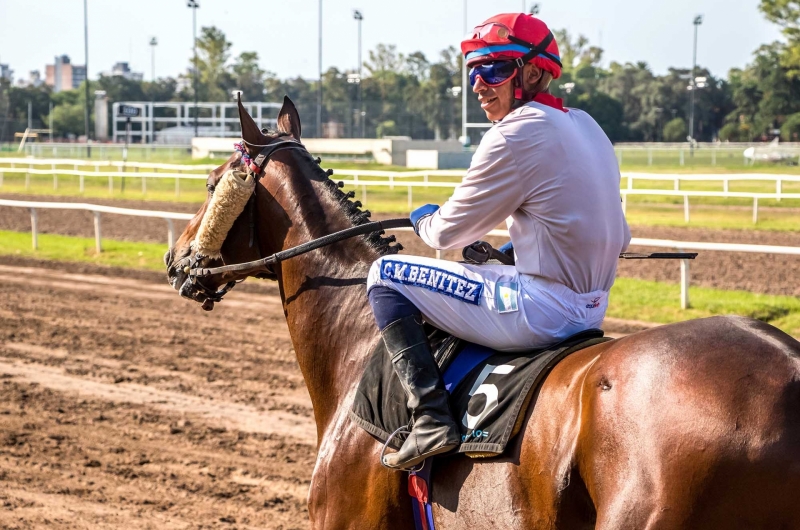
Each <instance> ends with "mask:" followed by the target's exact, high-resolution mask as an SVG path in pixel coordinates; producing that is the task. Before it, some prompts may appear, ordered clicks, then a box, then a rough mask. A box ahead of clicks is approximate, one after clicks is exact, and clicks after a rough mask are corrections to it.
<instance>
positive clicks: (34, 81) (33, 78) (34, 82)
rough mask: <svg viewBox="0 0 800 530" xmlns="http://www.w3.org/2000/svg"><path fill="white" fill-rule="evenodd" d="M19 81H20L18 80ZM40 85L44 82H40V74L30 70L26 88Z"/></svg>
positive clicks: (37, 71)
mask: <svg viewBox="0 0 800 530" xmlns="http://www.w3.org/2000/svg"><path fill="white" fill-rule="evenodd" d="M84 71H85V69H84ZM20 81H22V80H21V79H20ZM42 83H44V81H42V74H40V73H39V70H31V71H30V72H28V82H27V85H28V86H33V87H39V86H42Z"/></svg>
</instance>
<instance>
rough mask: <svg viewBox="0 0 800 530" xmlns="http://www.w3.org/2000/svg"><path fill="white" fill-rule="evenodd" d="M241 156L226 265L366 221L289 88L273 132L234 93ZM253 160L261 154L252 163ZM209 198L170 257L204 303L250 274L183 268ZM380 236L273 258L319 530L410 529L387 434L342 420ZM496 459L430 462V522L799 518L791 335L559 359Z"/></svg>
mask: <svg viewBox="0 0 800 530" xmlns="http://www.w3.org/2000/svg"><path fill="white" fill-rule="evenodd" d="M239 117H240V121H241V127H242V139H243V145H244V146H245V147H246V149H245V153H244V154H243V153H242V152H235V153H234V154H233V155H232V156H231V157H230V158H229V159H228V160H227V161H226V162H225V163H224V164H223V165H222V166H220V167H219V168H217V169H216V170H214V171H213V172H211V174H210V175H209V178H208V187H209V190H210V191H211V192H213V189H214V186H215V185H216V184H217V183H218V182H219V180H220V178H221V177H222V176H223V174H225V172H226V171H228V170H230V169H236V168H238V169H241V170H242V171H244V169H245V166H244V162H243V156H244V155H248V156H249V157H252V158H256V157H257V155H258V154H259V152H261V149H262V147H264V146H269V145H271V144H276V143H278V142H284V143H286V142H295V144H296V148H292V149H276V150H275V151H274V152H272V154H271V156H270V157H269V159H268V160H267V161H266V164H265V167H264V171H263V176H262V177H261V178H260V180H258V182H257V185H256V186H255V191H254V192H253V193H254V196H253V198H252V199H250V202H249V203H248V205H247V207H246V208H245V209H244V211H243V212H242V213H241V215H239V216H238V218H236V220H235V222H234V223H233V226H232V227H231V228H230V230H229V232H228V233H227V235H226V237H225V239H224V243H222V247H221V251H220V254H221V257H220V258H215V259H211V258H202V256H201V259H203V260H204V262H203V266H214V265H220V264H222V263H226V264H235V263H242V262H248V261H253V260H258V259H260V258H263V257H264V256H267V255H269V254H272V253H275V252H279V251H281V250H284V249H288V248H290V247H294V246H297V245H299V244H302V243H305V242H308V241H311V240H313V239H316V238H319V237H322V236H325V235H327V234H331V233H333V232H336V231H339V230H342V229H346V228H349V227H352V226H354V225H358V224H361V223H364V222H366V221H367V218H368V217H369V213H368V212H362V211H361V209H360V208H359V206H360V204H359V203H358V202H357V201H356V202H354V201H352V200H350V198H351V197H352V195H353V193H352V192H351V193H349V194H344V193H343V192H342V191H340V190H339V186H337V185H336V183H334V182H333V181H332V180H331V179H330V172H326V171H324V170H323V169H321V168H320V166H319V160H315V159H313V158H312V157H311V155H309V154H308V152H307V151H306V150H305V149H304V148H303V147H302V144H300V143H299V141H300V138H301V137H300V131H301V125H300V119H299V116H298V113H297V111H296V109H295V107H294V105H293V104H292V102H291V101H290V100H289V99H288V98H286V99H285V100H284V104H283V108H282V109H281V111H280V113H279V116H278V130H277V131H271V130H263V131H261V130H259V128H258V126H257V125H256V124H255V122H254V121H253V119H252V118H251V117H250V116H249V114H248V113H247V111H246V110H245V109H244V107H243V106H242V105H241V102H240V103H239ZM262 162H263V161H262ZM211 192H210V193H209V199H207V200H206V203H205V204H204V205H203V207H202V208H201V209H200V211H199V212H198V213H197V215H196V216H195V218H194V219H193V220H192V221H190V222H189V224H188V226H187V227H186V230H185V231H184V232H183V234H182V235H181V237H180V238H179V239H178V241H177V242H176V244H175V246H174V247H173V248H172V249H170V250H169V251H168V252H167V255H166V256H165V262H166V265H167V270H168V279H169V282H170V283H171V284H172V285H173V286H174V287H175V289H177V290H180V292H181V294H182V295H183V296H185V297H188V298H191V299H193V300H195V301H197V302H202V303H203V304H204V305H203V307H204V309H207V310H210V309H212V308H213V305H214V301H215V300H214V297H213V295H211V294H210V293H213V292H214V291H215V290H217V289H218V288H221V287H222V286H224V285H226V284H227V285H231V284H230V283H229V282H232V281H236V280H241V279H243V278H244V277H246V276H251V275H255V274H256V273H255V272H253V271H245V272H222V273H219V274H213V275H210V276H207V277H203V278H198V279H197V280H196V281H195V282H192V280H191V279H189V276H188V274H187V272H188V270H189V268H188V267H184V266H183V265H184V264H185V263H186V262H187V261H186V260H187V259H190V258H191V255H192V252H193V246H192V242H193V240H194V239H195V235H196V233H197V231H198V227H199V226H200V224H201V221H202V219H203V217H204V215H205V213H206V210H207V208H208V205H209V201H210V199H211V197H212V195H211ZM396 251H397V246H396V245H393V244H392V243H391V239H390V238H385V237H382V236H381V235H380V234H371V235H368V236H363V237H357V238H353V239H349V240H346V241H342V242H339V243H336V244H334V245H331V246H327V247H324V248H320V249H318V250H314V251H313V252H309V253H306V254H303V255H300V256H297V257H294V258H292V259H288V260H286V261H282V262H280V263H278V264H276V265H275V266H274V267H273V268H272V269H271V270H262V271H261V272H260V273H259V275H260V276H262V277H269V278H272V279H274V280H277V282H278V285H279V288H280V296H281V299H282V302H283V309H284V313H285V316H286V322H287V324H288V328H289V332H290V334H291V339H292V342H293V345H294V350H295V352H296V355H297V361H298V364H299V366H300V369H301V371H302V374H303V377H304V378H305V382H306V385H307V387H308V392H309V394H310V397H311V401H312V404H313V408H314V419H315V421H316V426H317V440H318V455H317V460H316V465H315V466H314V471H313V476H312V480H311V486H310V491H309V497H308V510H309V516H310V520H311V526H312V527H313V528H326V529H340V528H370V529H371V528H391V529H404V528H409V529H410V528H414V522H413V519H412V510H411V499H410V497H409V494H408V486H407V480H408V475H407V474H406V473H404V472H398V471H392V470H388V469H385V468H384V467H382V466H381V464H380V462H379V454H380V451H381V449H382V445H381V444H380V443H378V442H377V441H376V440H375V439H373V438H372V437H371V436H370V435H369V434H367V433H366V432H365V431H363V430H362V429H361V428H359V427H358V426H356V425H355V424H354V423H353V422H352V421H351V420H350V419H349V417H348V410H349V409H350V408H351V406H352V402H353V398H354V394H355V391H356V387H357V385H358V383H359V379H360V378H361V376H362V372H363V370H364V367H365V364H366V362H367V360H368V358H369V356H370V353H371V352H372V351H373V349H374V348H375V346H376V344H377V342H378V340H380V335H379V333H378V328H377V327H376V325H375V321H374V319H373V317H372V315H371V312H370V308H369V305H368V303H367V293H366V289H365V283H366V277H367V272H368V270H369V267H370V264H371V263H372V262H373V261H374V260H375V259H376V258H377V257H378V256H379V255H381V254H384V253H389V252H396ZM524 422H525V423H524V426H523V428H522V430H521V431H520V434H519V435H517V437H516V438H515V439H514V440H513V441H512V443H510V444H509V449H510V450H509V451H507V454H505V455H504V456H502V457H499V458H492V459H471V458H468V457H466V456H453V457H445V458H442V459H439V460H437V463H436V467H435V473H434V475H433V482H432V490H431V496H432V499H433V505H434V515H435V520H436V525H437V527H438V528H439V529H454V528H457V529H465V528H469V529H470V530H478V529H497V528H502V529H522V528H526V529H527V528H531V529H555V528H558V529H583V528H597V529H604V530H610V529H645V528H646V529H654V528H665V529H679V528H680V529H683V528H687V529H688V528H693V529H695V528H699V529H717V528H720V529H722V528H724V529H732V528H742V529H745V528H746V529H760V528H761V529H767V528H768V529H789V528H798V529H800V509H799V508H798V506H799V505H798V501H799V500H800V343H798V342H797V341H796V340H795V339H793V338H791V337H790V336H788V335H786V334H785V333H783V332H781V331H780V330H778V329H776V328H774V327H772V326H769V325H768V324H765V323H763V322H760V321H757V320H752V319H749V318H741V317H736V316H724V317H713V318H706V319H699V320H692V321H687V322H682V323H677V324H671V325H666V326H660V327H656V328H653V329H649V330H647V331H641V332H639V333H635V334H633V335H629V336H627V337H624V338H620V339H616V340H613V341H609V342H605V343H602V344H598V345H595V346H591V347H589V348H586V349H583V350H581V351H579V352H577V353H574V354H572V355H570V356H568V357H567V358H566V359H565V360H563V361H561V362H560V363H559V364H558V365H557V366H556V367H555V368H554V369H553V370H552V372H551V373H550V375H549V376H548V377H547V379H546V380H545V382H544V383H543V385H542V386H541V387H540V389H539V391H538V396H537V399H536V404H535V407H533V408H532V410H529V411H528V412H527V415H526V416H525V418H524Z"/></svg>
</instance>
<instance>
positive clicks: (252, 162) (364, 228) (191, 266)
mask: <svg viewBox="0 0 800 530" xmlns="http://www.w3.org/2000/svg"><path fill="white" fill-rule="evenodd" d="M242 142H243V143H244V144H246V145H249V146H251V147H261V148H262V149H261V152H259V154H258V155H256V157H255V158H253V159H251V158H250V157H249V156H248V155H247V152H246V150H245V149H241V151H242V161H243V162H244V163H245V165H246V166H247V168H248V169H249V170H250V171H252V172H253V175H254V176H255V179H256V183H258V182H259V181H260V180H261V177H262V175H263V174H264V168H265V167H266V165H267V163H268V162H269V160H270V158H271V157H272V155H274V154H275V153H276V152H278V151H281V150H284V149H302V150H304V151H305V150H306V149H305V147H304V146H303V144H301V143H300V142H298V141H297V140H294V139H292V140H278V141H273V142H270V143H267V144H263V145H259V144H251V143H249V142H247V141H246V140H244V139H242ZM237 150H239V149H237ZM306 152H307V151H306ZM254 193H255V192H254ZM251 200H252V199H251ZM249 207H250V215H251V216H252V215H253V208H255V206H254V205H252V204H251V205H250V206H249ZM251 223H252V221H251ZM410 226H412V225H411V220H410V219H408V218H401V219H388V220H386V221H374V222H371V223H366V224H363V225H359V226H354V227H352V228H348V229H346V230H341V231H339V232H335V233H333V234H329V235H327V236H323V237H320V238H317V239H314V240H311V241H309V242H307V243H303V244H302V245H298V246H296V247H292V248H289V249H286V250H283V251H281V252H277V253H275V254H272V255H271V256H267V257H266V258H261V259H258V260H255V261H248V262H245V263H235V264H233V265H223V266H220V267H213V268H202V267H197V265H198V264H199V262H200V259H198V257H195V259H192V260H191V261H190V263H188V264H187V265H186V266H185V268H184V272H186V273H187V274H188V275H189V277H191V278H192V279H193V280H195V283H196V284H198V282H197V281H196V280H197V278H199V277H206V276H212V275H214V274H221V273H225V272H239V273H241V272H261V271H266V272H272V271H271V269H270V265H274V264H276V263H280V262H281V261H285V260H287V259H289V258H293V257H295V256H299V255H301V254H305V253H307V252H311V251H312V250H316V249H318V248H322V247H326V246H328V245H332V244H334V243H338V242H339V241H343V240H345V239H350V238H353V237H356V236H360V235H365V234H369V233H371V232H378V231H381V230H389V229H392V228H401V227H410ZM250 239H251V244H252V239H253V234H252V233H251V236H250ZM187 269H188V270H187ZM231 283H233V282H231ZM199 285H200V286H201V287H204V286H203V285H202V284H199ZM232 287H233V285H230V284H229V285H228V286H226V287H225V288H223V290H221V291H218V292H216V293H214V295H216V297H219V298H220V299H221V295H223V294H225V293H227V291H229V290H230V288H232ZM204 290H208V289H204Z"/></svg>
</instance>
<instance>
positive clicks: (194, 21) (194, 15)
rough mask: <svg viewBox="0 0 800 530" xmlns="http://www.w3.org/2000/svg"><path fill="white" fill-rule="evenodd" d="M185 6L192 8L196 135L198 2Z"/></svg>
mask: <svg viewBox="0 0 800 530" xmlns="http://www.w3.org/2000/svg"><path fill="white" fill-rule="evenodd" d="M186 7H189V8H191V10H192V48H193V50H194V68H192V75H193V77H194V135H195V137H197V114H198V111H197V8H198V7H200V4H198V3H197V0H188V2H187V3H186Z"/></svg>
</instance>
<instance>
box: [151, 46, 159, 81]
mask: <svg viewBox="0 0 800 530" xmlns="http://www.w3.org/2000/svg"><path fill="white" fill-rule="evenodd" d="M157 45H158V39H156V38H155V37H153V38H152V39H150V71H151V72H150V73H151V75H152V77H153V82H154V83H155V81H156V46H157Z"/></svg>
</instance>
